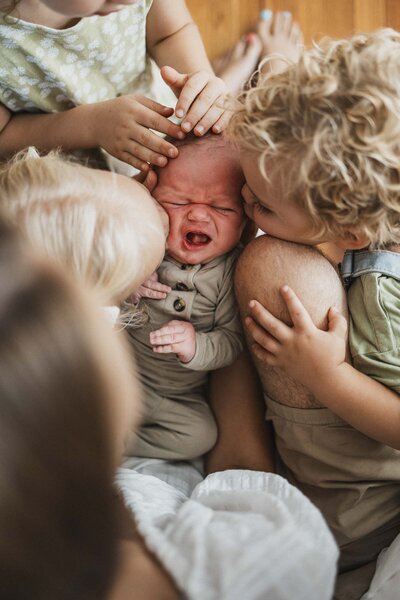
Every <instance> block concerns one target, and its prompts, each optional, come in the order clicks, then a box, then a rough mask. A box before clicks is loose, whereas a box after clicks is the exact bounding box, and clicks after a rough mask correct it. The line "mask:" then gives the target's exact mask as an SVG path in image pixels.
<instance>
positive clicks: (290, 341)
mask: <svg viewBox="0 0 400 600" xmlns="http://www.w3.org/2000/svg"><path fill="white" fill-rule="evenodd" d="M281 294H282V297H283V299H284V301H285V303H286V306H287V308H288V311H289V314H290V317H291V319H292V323H293V327H290V326H288V325H286V324H285V323H283V322H282V321H280V320H279V319H277V318H276V317H274V316H273V315H272V314H271V313H270V312H269V311H268V310H267V309H265V308H264V307H263V306H262V305H261V304H260V303H259V302H256V301H255V300H252V301H251V302H250V312H251V317H247V318H246V320H245V322H246V326H247V327H248V330H249V332H250V334H251V336H252V337H253V339H254V341H255V344H254V346H253V348H252V349H253V351H254V354H255V355H256V356H257V358H258V359H259V360H261V361H263V362H265V363H267V364H268V365H271V366H274V367H278V368H280V369H283V370H284V371H285V372H286V373H287V374H288V375H289V376H290V377H293V378H294V379H296V380H297V381H299V382H300V383H302V384H303V385H305V386H306V387H307V388H308V389H309V390H310V391H311V392H312V394H313V395H314V396H315V397H316V398H317V400H319V401H320V402H321V403H322V404H323V405H324V406H326V407H327V408H329V409H330V410H332V412H334V413H335V414H337V415H338V416H339V417H341V418H342V419H343V420H344V421H346V422H347V423H349V424H350V425H352V426H353V427H354V428H355V429H358V430H359V431H361V432H362V433H364V434H365V435H367V436H369V437H371V438H373V439H375V440H378V441H380V442H382V443H384V444H387V445H388V446H391V447H393V448H397V449H400V398H399V396H398V394H396V393H395V392H393V391H392V390H390V389H389V388H387V387H385V386H384V385H382V384H381V383H379V382H377V381H375V380H374V379H372V378H370V377H368V376H367V375H364V374H363V373H360V372H359V371H357V370H356V369H354V367H352V366H351V365H350V364H348V363H347V362H345V355H346V328H347V325H346V321H345V319H344V318H343V317H342V316H341V315H340V314H339V313H337V312H336V311H335V310H334V309H332V308H331V309H330V311H329V314H328V323H329V325H328V331H322V330H320V329H318V328H317V327H316V326H315V325H314V323H313V322H312V320H311V317H310V316H309V314H308V312H307V311H306V309H305V308H304V306H303V305H302V304H301V302H300V300H299V299H298V298H297V296H296V295H295V293H294V292H293V290H291V289H290V288H289V287H288V286H284V287H283V288H282V289H281Z"/></svg>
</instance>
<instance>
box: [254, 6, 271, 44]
mask: <svg viewBox="0 0 400 600" xmlns="http://www.w3.org/2000/svg"><path fill="white" fill-rule="evenodd" d="M272 21H273V13H272V10H270V9H269V8H264V10H262V11H261V12H260V16H259V21H258V24H257V32H258V34H259V35H260V36H261V37H263V36H268V35H270V34H271V25H272Z"/></svg>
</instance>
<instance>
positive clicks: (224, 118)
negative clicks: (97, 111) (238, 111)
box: [147, 0, 229, 135]
mask: <svg viewBox="0 0 400 600" xmlns="http://www.w3.org/2000/svg"><path fill="white" fill-rule="evenodd" d="M147 47H148V51H149V53H150V55H151V56H153V58H154V59H155V61H156V62H157V64H158V65H159V67H164V68H163V69H162V70H161V74H162V76H163V78H164V80H165V81H166V83H168V85H170V87H171V88H172V90H173V91H174V93H175V95H176V96H177V97H178V102H177V105H176V109H175V113H176V115H177V116H178V117H184V118H183V122H182V127H183V129H184V131H191V130H192V129H194V131H195V133H197V134H198V135H202V134H203V133H205V132H206V131H208V130H209V129H210V128H211V127H212V128H213V131H214V132H216V133H219V132H220V131H222V130H223V129H224V128H225V127H226V125H227V124H228V120H229V115H228V113H227V112H225V111H224V109H223V108H222V104H221V100H222V97H223V96H224V94H226V93H227V88H226V85H225V83H224V82H223V81H222V79H219V78H218V77H216V76H215V75H214V72H213V70H212V67H211V65H210V62H209V60H208V58H207V54H206V51H205V49H204V45H203V42H202V39H201V36H200V33H199V30H198V27H197V25H196V24H195V23H194V21H193V19H192V17H191V15H190V13H189V11H188V9H187V6H186V3H185V2H184V0H175V1H174V3H173V7H172V5H171V1H170V0H154V1H153V4H152V7H151V9H150V11H149V14H148V17H147ZM167 66H168V67H167ZM171 67H173V68H171ZM185 115H186V116H185ZM187 123H188V125H186V124H187Z"/></svg>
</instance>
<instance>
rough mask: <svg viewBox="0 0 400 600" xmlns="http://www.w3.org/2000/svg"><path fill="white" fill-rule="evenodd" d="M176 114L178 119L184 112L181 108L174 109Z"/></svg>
mask: <svg viewBox="0 0 400 600" xmlns="http://www.w3.org/2000/svg"><path fill="white" fill-rule="evenodd" d="M175 114H176V116H177V117H178V118H179V119H180V118H181V117H183V115H184V114H185V113H184V112H183V110H182V109H181V108H178V110H176V111H175Z"/></svg>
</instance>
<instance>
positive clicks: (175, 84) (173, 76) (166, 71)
mask: <svg viewBox="0 0 400 600" xmlns="http://www.w3.org/2000/svg"><path fill="white" fill-rule="evenodd" d="M160 73H161V77H162V78H163V79H164V81H165V83H166V84H167V85H169V86H170V87H171V88H172V89H173V91H174V92H175V90H181V89H182V88H183V86H184V85H185V83H186V82H187V80H188V76H187V75H186V74H185V73H179V71H177V70H176V69H174V68H173V67H162V69H161V71H160Z"/></svg>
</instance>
